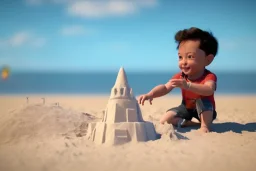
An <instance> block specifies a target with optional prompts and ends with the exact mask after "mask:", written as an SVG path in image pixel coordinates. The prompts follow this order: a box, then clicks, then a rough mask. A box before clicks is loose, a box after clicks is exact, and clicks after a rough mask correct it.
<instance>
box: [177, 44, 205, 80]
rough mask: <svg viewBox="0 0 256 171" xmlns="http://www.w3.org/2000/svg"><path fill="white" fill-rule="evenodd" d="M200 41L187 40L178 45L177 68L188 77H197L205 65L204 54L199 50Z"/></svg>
mask: <svg viewBox="0 0 256 171" xmlns="http://www.w3.org/2000/svg"><path fill="white" fill-rule="evenodd" d="M199 46H200V41H197V40H187V41H183V42H181V43H180V45H179V50H178V56H179V68H180V69H181V71H182V72H184V74H186V75H188V76H191V77H193V76H197V75H198V74H200V73H202V72H203V70H204V68H205V66H206V65H207V57H206V55H205V52H204V51H203V50H201V49H199Z"/></svg>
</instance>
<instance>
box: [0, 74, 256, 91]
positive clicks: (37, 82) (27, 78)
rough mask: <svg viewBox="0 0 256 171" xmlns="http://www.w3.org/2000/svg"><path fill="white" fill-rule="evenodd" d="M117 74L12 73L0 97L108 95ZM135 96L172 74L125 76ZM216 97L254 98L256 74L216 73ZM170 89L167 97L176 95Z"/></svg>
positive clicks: (0, 83) (0, 85)
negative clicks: (244, 95) (251, 96)
mask: <svg viewBox="0 0 256 171" xmlns="http://www.w3.org/2000/svg"><path fill="white" fill-rule="evenodd" d="M117 74H118V72H102V73H100V72H95V73H93V72H88V73H46V72H45V73H43V72H42V73H12V74H11V75H10V77H9V78H8V79H7V80H2V79H1V81H0V95H15V94H17V95H20V94H74V95H79V94H110V90H111V88H112V87H113V85H114V83H115V80H116V76H117ZM126 74H127V77H128V82H129V85H130V87H132V89H133V92H134V94H135V95H140V94H144V93H147V92H148V91H150V90H151V89H152V88H153V87H154V86H156V85H158V84H162V83H166V82H167V81H168V80H169V79H170V78H171V77H172V75H173V74H174V73H167V72H162V73H160V72H152V73H149V72H148V73H135V72H130V73H129V72H126ZM216 75H217V77H218V83H217V91H216V94H248V95H251V94H256V72H254V73H251V72H244V73H235V72H230V73H228V72H220V73H216ZM179 92H180V90H179V89H174V90H173V91H172V92H171V94H177V93H179Z"/></svg>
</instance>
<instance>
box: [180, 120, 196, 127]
mask: <svg viewBox="0 0 256 171" xmlns="http://www.w3.org/2000/svg"><path fill="white" fill-rule="evenodd" d="M192 126H200V123H199V122H193V121H189V120H185V121H184V122H182V124H181V128H185V127H192Z"/></svg>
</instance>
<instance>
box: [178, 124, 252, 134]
mask: <svg viewBox="0 0 256 171" xmlns="http://www.w3.org/2000/svg"><path fill="white" fill-rule="evenodd" d="M198 128H199V127H198V126H195V127H188V128H177V132H180V133H185V132H190V131H191V130H195V129H198ZM229 131H232V132H235V133H240V134H241V133H242V131H248V132H256V122H252V123H247V124H240V123H236V122H225V123H214V124H213V125H212V132H217V133H224V132H229Z"/></svg>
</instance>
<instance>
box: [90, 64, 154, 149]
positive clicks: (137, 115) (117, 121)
mask: <svg viewBox="0 0 256 171" xmlns="http://www.w3.org/2000/svg"><path fill="white" fill-rule="evenodd" d="M86 137H87V138H88V139H90V140H92V141H94V142H95V143H96V144H109V145H120V144H124V143H128V142H145V141H149V140H155V139H157V134H156V131H155V127H154V125H153V123H151V122H146V121H144V120H143V117H142V114H141V110H140V107H139V104H138V102H137V100H136V99H135V97H134V95H133V92H132V89H131V88H130V86H129V84H128V81H127V77H126V73H125V71H124V68H123V67H121V68H120V70H119V73H118V76H117V79H116V82H115V85H114V86H113V88H112V90H111V95H110V98H109V101H108V104H107V107H106V110H105V112H104V117H103V119H102V121H101V122H96V123H89V125H88V131H87V135H86Z"/></svg>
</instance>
